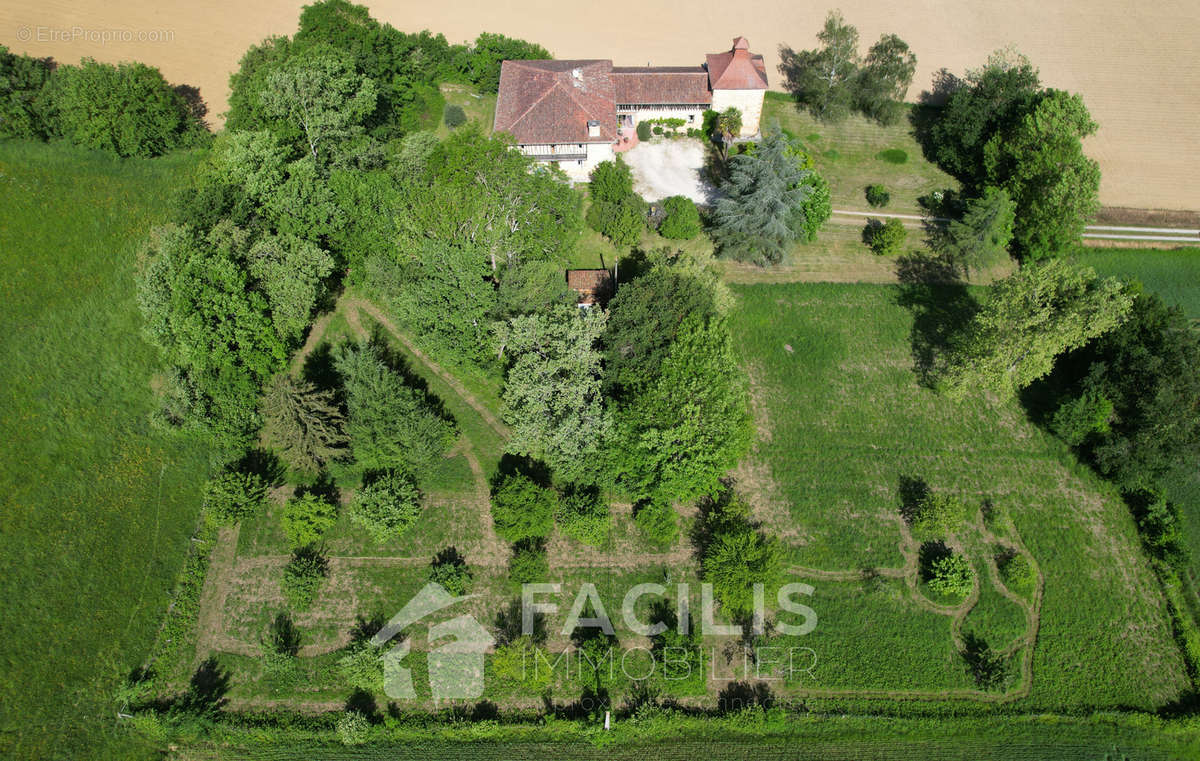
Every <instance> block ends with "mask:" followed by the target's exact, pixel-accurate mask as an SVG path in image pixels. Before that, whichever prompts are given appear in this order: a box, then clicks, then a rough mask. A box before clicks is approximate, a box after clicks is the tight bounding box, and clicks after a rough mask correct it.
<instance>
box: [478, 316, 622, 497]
mask: <svg viewBox="0 0 1200 761" xmlns="http://www.w3.org/2000/svg"><path fill="white" fill-rule="evenodd" d="M604 323H605V314H604V312H602V311H600V310H588V311H585V312H580V310H578V309H577V308H574V307H570V306H561V307H559V308H558V309H556V310H554V311H552V312H550V313H547V314H535V315H525V316H521V317H515V318H513V319H511V320H509V321H508V322H507V323H502V324H501V325H500V326H499V328H498V330H497V335H496V340H497V342H498V343H499V344H500V346H501V347H502V348H501V351H502V352H503V354H504V356H505V357H506V359H507V369H506V372H505V376H504V394H503V400H504V408H505V418H506V420H507V422H508V423H509V425H510V426H511V427H512V438H511V439H510V440H509V444H508V449H509V451H510V452H513V453H515V454H521V455H528V456H530V457H533V458H535V459H538V460H541V461H543V462H545V463H546V464H547V465H549V466H550V468H551V469H553V471H554V473H555V475H556V476H557V477H559V478H561V479H563V480H564V481H567V482H570V483H577V484H578V483H594V482H596V481H598V480H599V479H600V478H601V476H602V475H603V473H604V464H603V461H602V455H603V453H604V451H605V446H606V445H607V442H608V438H609V431H610V426H611V423H610V419H609V415H608V411H607V409H606V408H605V405H604V398H603V394H602V393H601V381H600V364H601V362H600V359H601V358H600V352H599V351H598V350H597V348H596V347H597V343H598V341H599V338H600V335H601V333H602V332H603V330H604Z"/></svg>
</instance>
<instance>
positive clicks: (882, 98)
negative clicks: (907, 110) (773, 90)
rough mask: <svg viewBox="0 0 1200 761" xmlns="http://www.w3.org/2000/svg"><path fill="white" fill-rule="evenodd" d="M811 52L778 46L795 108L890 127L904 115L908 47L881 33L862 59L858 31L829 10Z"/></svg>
mask: <svg viewBox="0 0 1200 761" xmlns="http://www.w3.org/2000/svg"><path fill="white" fill-rule="evenodd" d="M817 40H818V41H820V43H821V47H819V48H816V49H814V50H799V51H796V50H792V49H791V48H789V47H787V46H786V45H781V46H780V48H779V58H780V64H779V71H780V72H781V73H782V74H783V76H784V80H785V85H784V86H785V87H786V88H787V90H788V92H790V93H792V95H793V96H795V98H796V102H797V103H798V104H799V105H802V106H804V107H806V108H807V109H808V110H809V112H811V113H812V115H813V116H814V117H816V118H817V119H820V120H821V121H826V122H837V121H841V120H842V119H845V118H846V117H847V116H849V115H850V113H851V112H852V111H859V112H861V113H862V114H863V115H864V116H866V117H867V118H870V119H874V120H876V121H878V122H880V123H881V124H894V123H895V122H896V121H898V120H899V119H900V117H901V116H902V115H903V113H904V95H905V93H906V92H907V91H908V86H909V84H911V83H912V77H913V72H914V71H916V68H917V58H916V56H915V55H913V53H912V51H911V50H910V49H909V47H908V44H907V43H906V42H904V40H902V39H900V38H899V37H897V36H896V35H894V34H885V35H882V36H881V37H880V38H879V41H878V42H876V43H875V44H874V45H872V46H871V49H870V50H869V51H868V52H867V56H866V58H865V59H862V58H861V57H860V56H859V53H858V29H856V28H855V27H853V26H851V25H850V24H847V23H846V20H845V19H844V18H842V14H841V12H839V11H831V12H830V14H829V16H828V17H827V18H826V19H825V26H824V28H823V29H822V30H821V31H820V33H818V34H817Z"/></svg>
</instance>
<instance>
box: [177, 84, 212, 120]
mask: <svg viewBox="0 0 1200 761" xmlns="http://www.w3.org/2000/svg"><path fill="white" fill-rule="evenodd" d="M174 90H175V94H176V95H178V96H179V97H181V98H183V102H184V104H186V105H187V110H188V116H189V117H191V118H192V119H193V120H195V121H196V122H197V123H198V124H204V125H205V126H207V122H206V121H205V120H204V117H206V116H208V105H207V104H206V103H205V102H204V98H202V97H200V88H199V87H195V86H194V85H175V87H174Z"/></svg>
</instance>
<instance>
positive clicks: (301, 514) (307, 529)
mask: <svg viewBox="0 0 1200 761" xmlns="http://www.w3.org/2000/svg"><path fill="white" fill-rule="evenodd" d="M280 522H281V523H282V524H283V533H284V534H286V535H287V538H288V540H289V541H291V543H292V547H308V546H310V545H313V544H316V543H317V542H319V541H321V537H323V536H325V532H326V531H328V530H329V529H331V528H333V524H334V523H336V522H337V508H336V507H334V506H333V505H332V504H330V503H329V502H328V501H327V500H326V499H325V498H324V497H322V496H320V495H319V494H316V493H315V492H311V491H310V492H307V493H305V494H303V495H301V496H299V497H292V498H291V499H289V500H288V501H287V504H286V505H284V506H283V515H282V516H280Z"/></svg>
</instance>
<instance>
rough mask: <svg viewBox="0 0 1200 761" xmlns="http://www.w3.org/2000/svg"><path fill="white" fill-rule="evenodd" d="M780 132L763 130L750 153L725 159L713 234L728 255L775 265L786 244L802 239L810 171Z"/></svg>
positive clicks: (808, 193) (810, 193)
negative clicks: (725, 172)
mask: <svg viewBox="0 0 1200 761" xmlns="http://www.w3.org/2000/svg"><path fill="white" fill-rule="evenodd" d="M790 149H791V145H790V142H789V140H788V138H787V137H786V136H785V135H783V134H782V132H775V133H771V134H768V135H767V136H766V137H765V138H764V139H763V141H762V143H761V144H760V145H759V146H758V149H757V150H755V151H754V152H753V153H745V154H739V155H736V156H734V157H733V158H732V159H731V160H730V164H731V168H730V172H729V178H728V180H726V182H725V184H724V185H723V186H722V191H723V192H724V196H723V197H722V198H721V199H720V200H718V201H717V206H716V211H715V214H714V218H715V220H716V231H715V236H714V237H715V238H716V241H717V245H718V246H719V247H720V250H721V251H722V252H723V253H724V254H727V255H729V256H732V257H734V258H736V259H740V260H743V261H751V262H755V263H757V264H760V265H764V264H774V263H778V262H779V261H780V260H781V259H782V258H783V257H784V255H785V254H786V253H787V249H788V246H789V245H790V244H791V243H792V242H794V241H796V240H798V239H800V238H802V237H806V235H807V233H806V229H807V224H808V220H807V218H806V216H805V213H804V212H805V203H806V202H807V201H808V200H809V197H810V196H811V195H812V193H813V186H812V185H811V184H809V183H808V179H809V177H810V176H811V175H812V170H811V169H802V168H800V165H799V164H798V163H797V160H796V158H795V155H794V154H793V153H792V152H791V150H790Z"/></svg>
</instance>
